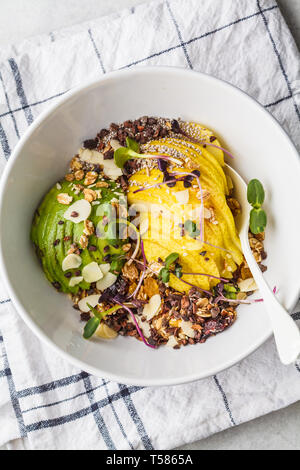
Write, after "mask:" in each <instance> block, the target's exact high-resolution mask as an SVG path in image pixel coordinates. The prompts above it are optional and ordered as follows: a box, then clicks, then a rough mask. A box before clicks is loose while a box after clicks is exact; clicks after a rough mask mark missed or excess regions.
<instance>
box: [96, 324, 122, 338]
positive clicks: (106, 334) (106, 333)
mask: <svg viewBox="0 0 300 470" xmlns="http://www.w3.org/2000/svg"><path fill="white" fill-rule="evenodd" d="M96 335H97V336H98V338H104V339H115V338H116V337H117V336H118V333H117V332H116V331H115V330H113V329H112V328H110V327H109V326H107V325H106V323H103V322H102V323H100V325H99V326H98V329H97V331H96Z"/></svg>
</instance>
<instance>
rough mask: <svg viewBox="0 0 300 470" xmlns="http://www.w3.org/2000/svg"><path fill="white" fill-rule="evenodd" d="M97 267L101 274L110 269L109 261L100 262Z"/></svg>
mask: <svg viewBox="0 0 300 470" xmlns="http://www.w3.org/2000/svg"><path fill="white" fill-rule="evenodd" d="M99 268H100V269H101V271H102V273H103V275H105V274H107V273H108V272H109V270H110V264H109V263H106V264H100V265H99Z"/></svg>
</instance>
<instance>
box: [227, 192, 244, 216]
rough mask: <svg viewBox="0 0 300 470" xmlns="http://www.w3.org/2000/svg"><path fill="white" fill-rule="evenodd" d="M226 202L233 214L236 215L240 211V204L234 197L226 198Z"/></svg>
mask: <svg viewBox="0 0 300 470" xmlns="http://www.w3.org/2000/svg"><path fill="white" fill-rule="evenodd" d="M227 204H228V207H229V209H230V210H231V212H232V213H233V215H234V216H237V215H238V214H239V213H240V212H241V205H240V203H239V201H238V200H237V199H235V198H234V197H230V198H228V199H227Z"/></svg>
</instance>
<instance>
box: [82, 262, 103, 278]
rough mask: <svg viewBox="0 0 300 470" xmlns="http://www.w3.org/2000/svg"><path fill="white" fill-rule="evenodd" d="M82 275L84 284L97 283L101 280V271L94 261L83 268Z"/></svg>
mask: <svg viewBox="0 0 300 470" xmlns="http://www.w3.org/2000/svg"><path fill="white" fill-rule="evenodd" d="M82 275H83V278H84V280H85V281H86V282H97V281H99V280H100V279H102V278H103V274H102V271H101V269H100V267H99V265H98V264H97V263H96V262H95V261H92V263H89V264H87V265H86V266H85V267H84V268H83V270H82Z"/></svg>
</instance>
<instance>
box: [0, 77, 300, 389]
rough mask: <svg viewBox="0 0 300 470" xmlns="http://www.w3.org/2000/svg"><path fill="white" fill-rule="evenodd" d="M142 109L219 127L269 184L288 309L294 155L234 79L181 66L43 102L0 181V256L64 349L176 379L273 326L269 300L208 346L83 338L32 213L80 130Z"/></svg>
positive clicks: (293, 279) (92, 361)
mask: <svg viewBox="0 0 300 470" xmlns="http://www.w3.org/2000/svg"><path fill="white" fill-rule="evenodd" d="M143 115H156V116H164V117H179V116H180V117H181V118H183V119H189V120H195V121H198V122H200V123H203V124H205V125H206V126H208V127H209V128H212V129H214V130H215V132H216V133H217V135H219V136H220V137H221V140H222V141H223V143H224V145H225V146H227V147H228V148H230V150H231V151H232V152H233V154H235V156H236V159H235V161H234V162H230V164H232V165H233V166H234V167H235V168H236V169H237V170H238V171H239V172H240V174H241V175H242V176H243V177H244V178H245V180H250V179H251V178H254V177H256V178H258V179H260V180H261V181H262V182H263V184H264V187H265V188H266V194H267V197H266V203H265V208H266V211H267V213H268V216H269V223H268V229H267V239H266V250H267V252H268V260H267V264H268V268H269V269H268V271H267V273H266V278H267V280H268V282H269V284H270V285H271V286H275V285H276V286H277V287H278V288H279V292H280V293H279V298H280V300H281V302H282V303H283V305H284V306H285V307H286V308H287V309H289V310H291V309H292V308H293V307H294V305H295V304H296V302H297V300H298V298H299V293H300V292H299V291H300V289H299V287H300V286H299V265H300V260H299V224H300V221H299V213H300V211H299V201H300V184H299V181H300V164H299V156H298V154H297V151H296V149H295V147H294V146H293V144H292V143H291V141H290V140H289V138H288V136H287V135H286V133H285V132H284V131H283V129H282V128H281V127H280V125H279V124H278V123H277V122H276V121H275V120H274V119H273V118H272V117H271V115H270V114H269V113H268V112H267V111H265V109H264V108H262V107H261V106H260V105H259V104H258V103H256V102H255V101H254V100H253V99H252V98H250V97H249V96H248V95H246V94H245V93H243V92H241V91H240V90H238V89H237V88H235V87H233V86H231V85H229V84H228V83H225V82H222V81H220V80H217V79H215V78H213V77H210V76H207V75H203V74H200V73H195V72H191V71H187V70H181V69H176V68H138V69H132V70H127V71H122V72H114V73H112V74H109V75H106V76H105V77H103V78H102V79H100V80H99V81H97V82H94V83H91V84H88V85H87V86H85V87H83V88H80V89H76V90H73V91H71V92H69V93H68V94H67V95H65V96H64V97H63V98H62V99H61V100H60V101H59V103H58V104H55V106H52V107H51V108H49V109H48V110H47V111H46V112H44V113H43V114H42V115H41V116H40V117H39V118H38V119H37V120H36V121H35V122H34V124H33V125H32V126H31V127H30V128H29V130H28V132H27V133H26V135H25V136H24V137H23V138H22V139H21V141H20V143H19V144H18V146H17V148H16V149H15V151H14V154H13V155H12V157H11V158H10V161H9V163H8V165H7V167H6V169H5V173H4V175H3V178H2V184H1V206H0V225H1V244H0V256H1V265H2V267H3V272H4V278H5V280H6V282H7V286H8V291H9V293H10V295H11V298H12V300H13V303H14V305H15V306H16V308H17V310H18V312H19V313H20V315H21V316H22V318H23V319H24V321H25V322H26V323H27V325H28V326H29V327H30V328H31V329H32V331H33V332H34V333H35V334H36V335H37V336H38V337H39V338H40V339H41V340H42V341H45V342H46V343H47V344H48V345H49V346H52V347H53V348H54V349H55V351H56V352H57V353H59V354H61V355H62V356H63V357H64V358H65V359H67V360H69V361H70V362H72V363H73V364H74V365H76V366H78V367H79V368H81V369H84V370H86V371H87V372H90V373H92V374H94V375H97V376H100V377H106V378H108V379H111V380H115V381H118V382H122V383H127V384H135V385H149V386H159V385H171V384H179V383H184V382H189V381H194V380H197V379H201V378H204V377H207V376H210V375H213V374H216V373H217V372H219V371H221V370H223V369H225V368H228V367H229V366H232V365H233V364H235V363H237V362H238V361H240V360H241V359H243V358H245V357H246V356H247V355H248V354H250V353H251V352H253V351H254V350H255V349H256V348H258V347H259V346H260V345H262V344H263V343H264V341H266V340H267V338H268V337H269V336H270V335H271V329H270V324H269V321H268V318H267V316H266V314H265V312H264V306H263V304H259V303H258V304H256V305H253V306H241V307H240V308H239V311H238V320H237V322H236V323H235V324H234V325H233V326H232V327H231V328H230V329H229V330H227V331H225V332H224V333H222V334H220V335H218V336H216V337H214V338H211V339H209V340H208V341H207V342H206V343H205V344H201V345H200V344H199V345H197V346H193V347H186V348H182V349H181V350H179V351H175V350H172V349H169V348H165V347H163V348H160V349H158V350H156V351H153V350H151V349H149V348H147V347H145V346H144V345H143V343H140V342H138V341H136V340H134V339H132V338H123V337H119V338H118V339H117V340H115V341H105V340H92V341H85V340H83V338H82V336H81V335H82V324H81V323H80V322H79V315H78V312H76V311H75V310H73V308H72V305H71V302H70V300H69V299H68V297H67V296H66V295H63V294H59V293H57V292H56V291H55V290H54V289H53V287H52V286H51V285H49V283H48V282H47V281H46V279H45V277H44V275H43V272H42V270H41V267H40V264H39V262H38V260H37V259H36V256H35V254H34V251H33V248H32V246H31V243H30V240H29V232H30V225H31V221H32V215H33V213H34V210H35V209H36V207H37V205H38V203H39V201H40V200H41V198H42V197H43V195H44V194H45V193H46V192H47V191H48V189H49V188H50V187H51V186H52V185H53V184H54V183H55V182H56V181H57V180H58V179H59V178H60V177H61V176H62V175H64V174H65V172H66V169H67V165H68V162H69V160H70V159H71V158H72V156H73V155H74V153H75V152H76V151H77V149H78V147H79V146H80V144H81V142H82V141H83V140H84V139H87V138H92V137H94V136H95V135H96V133H97V132H98V131H99V130H100V129H101V128H102V127H105V126H107V125H109V124H110V123H111V122H113V121H114V122H122V121H124V120H126V119H130V118H131V119H132V118H137V117H140V116H143Z"/></svg>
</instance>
